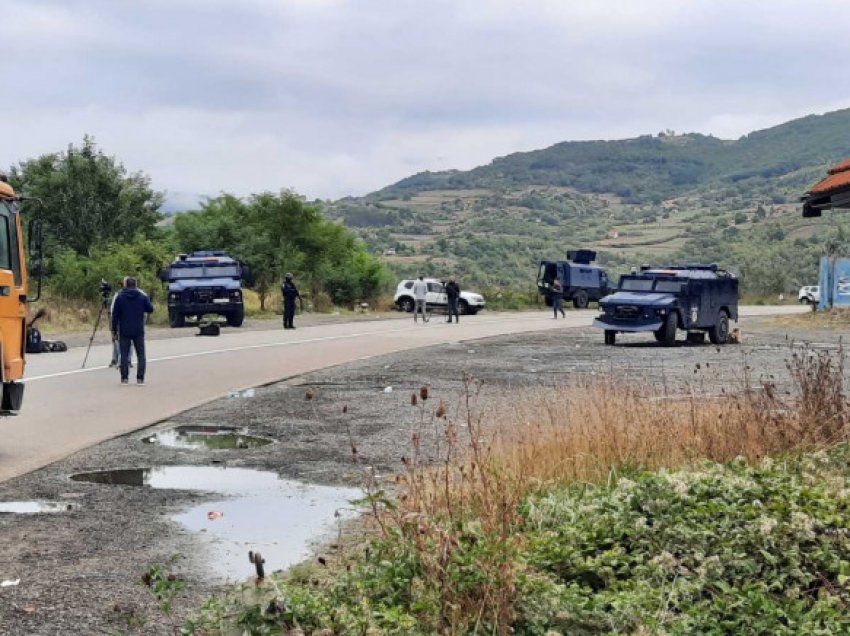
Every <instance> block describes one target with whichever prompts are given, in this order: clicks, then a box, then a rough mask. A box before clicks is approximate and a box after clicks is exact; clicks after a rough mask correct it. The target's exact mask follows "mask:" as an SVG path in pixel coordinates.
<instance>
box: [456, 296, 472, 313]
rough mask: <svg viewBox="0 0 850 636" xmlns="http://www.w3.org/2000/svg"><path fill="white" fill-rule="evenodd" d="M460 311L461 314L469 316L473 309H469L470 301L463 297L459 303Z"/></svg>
mask: <svg viewBox="0 0 850 636" xmlns="http://www.w3.org/2000/svg"><path fill="white" fill-rule="evenodd" d="M458 311H459V312H460V315H461V316H468V315H469V314H471V313H472V312H471V311H469V303H468V302H466V301H465V300H463V299H461V300H460V302H459V303H458Z"/></svg>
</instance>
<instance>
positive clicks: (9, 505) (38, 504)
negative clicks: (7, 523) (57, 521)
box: [0, 500, 73, 515]
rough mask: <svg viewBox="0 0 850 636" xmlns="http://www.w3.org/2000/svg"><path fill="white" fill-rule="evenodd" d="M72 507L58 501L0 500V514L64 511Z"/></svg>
mask: <svg viewBox="0 0 850 636" xmlns="http://www.w3.org/2000/svg"><path fill="white" fill-rule="evenodd" d="M71 509H73V506H72V505H71V504H69V503H60V502H58V501H34V500H33V501H0V514H3V513H9V514H19V515H27V514H35V513H39V512H66V511H68V510H71Z"/></svg>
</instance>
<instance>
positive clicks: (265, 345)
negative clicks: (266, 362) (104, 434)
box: [22, 318, 522, 382]
mask: <svg viewBox="0 0 850 636" xmlns="http://www.w3.org/2000/svg"><path fill="white" fill-rule="evenodd" d="M518 320H522V319H520V318H509V319H502V320H489V321H487V323H486V324H490V325H492V324H500V323H507V322H517V321H518ZM404 331H421V329H419V328H418V327H410V326H408V327H400V328H398V329H388V330H384V331H364V332H360V333H350V334H343V335H339V336H322V337H319V338H306V339H304V340H279V341H277V342H266V343H263V344H255V345H240V346H237V347H226V348H224V349H211V350H209V351H196V352H193V353H180V354H175V355H171V356H162V357H159V358H148V361H147V362H148V364H151V363H153V362H167V361H169V360H180V359H183V358H195V357H200V356H210V355H216V354H219V353H232V352H234V351H249V350H251V349H267V348H272V347H286V346H291V345H301V344H310V343H314V342H328V341H332V340H346V339H350V338H362V337H364V336H380V335H384V334H391V333H401V332H404ZM474 337H475V336H472V338H474ZM367 357H371V356H367ZM109 368H111V367H109V366H107V365H104V366H99V367H86V368H84V369H71V370H69V371H58V372H56V373H48V374H45V375H36V376H33V377H31V378H24V379H23V380H22V382H35V381H37V380H49V379H51V378H61V377H65V376H69V375H77V374H78V373H92V372H94V371H102V370H104V369H109Z"/></svg>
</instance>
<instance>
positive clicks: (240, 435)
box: [142, 426, 272, 450]
mask: <svg viewBox="0 0 850 636" xmlns="http://www.w3.org/2000/svg"><path fill="white" fill-rule="evenodd" d="M142 441H143V442H146V443H148V444H158V445H159V446H166V447H169V448H184V449H190V450H198V449H207V450H232V449H242V448H256V447H258V446H265V445H266V444H270V443H271V441H272V440H270V439H268V438H266V437H256V436H254V435H247V434H246V433H245V432H244V431H243V430H240V429H237V428H234V427H232V426H178V427H177V428H172V429H169V430H166V431H159V432H157V433H154V434H153V435H151V436H149V437H146V438H144V439H143V440H142Z"/></svg>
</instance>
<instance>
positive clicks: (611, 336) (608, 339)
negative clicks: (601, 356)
mask: <svg viewBox="0 0 850 636" xmlns="http://www.w3.org/2000/svg"><path fill="white" fill-rule="evenodd" d="M615 342H617V332H616V331H611V330H610V329H606V330H605V344H607V345H612V344H614V343H615Z"/></svg>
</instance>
